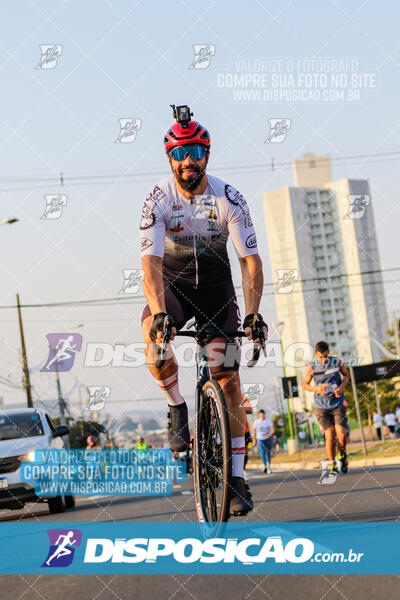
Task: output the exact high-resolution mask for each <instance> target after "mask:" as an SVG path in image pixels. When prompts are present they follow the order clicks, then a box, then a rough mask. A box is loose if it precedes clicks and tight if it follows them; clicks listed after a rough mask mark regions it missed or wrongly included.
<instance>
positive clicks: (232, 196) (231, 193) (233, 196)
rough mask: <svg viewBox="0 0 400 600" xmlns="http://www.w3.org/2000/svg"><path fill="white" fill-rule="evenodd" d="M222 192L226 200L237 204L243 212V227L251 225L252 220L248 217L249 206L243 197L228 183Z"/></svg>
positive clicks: (234, 204)
mask: <svg viewBox="0 0 400 600" xmlns="http://www.w3.org/2000/svg"><path fill="white" fill-rule="evenodd" d="M224 192H225V198H226V199H227V200H228V202H229V203H230V204H232V205H233V206H238V207H239V208H240V209H241V211H242V212H243V215H244V226H245V228H246V229H248V228H249V227H253V221H252V220H251V217H250V211H249V207H248V206H247V202H246V200H245V199H244V198H243V196H242V194H241V193H240V192H238V191H237V190H235V188H233V187H232V186H231V185H228V184H226V185H225V188H224Z"/></svg>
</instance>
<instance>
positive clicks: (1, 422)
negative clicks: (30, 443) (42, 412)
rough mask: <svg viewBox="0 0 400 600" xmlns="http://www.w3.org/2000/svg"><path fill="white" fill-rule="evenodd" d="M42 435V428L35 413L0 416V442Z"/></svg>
mask: <svg viewBox="0 0 400 600" xmlns="http://www.w3.org/2000/svg"><path fill="white" fill-rule="evenodd" d="M35 435H43V426H42V422H41V420H40V417H39V415H38V414H37V413H8V414H0V441H3V440H16V439H18V438H25V437H34V436H35Z"/></svg>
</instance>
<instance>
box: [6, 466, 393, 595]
mask: <svg viewBox="0 0 400 600" xmlns="http://www.w3.org/2000/svg"><path fill="white" fill-rule="evenodd" d="M318 480H319V473H318V472H317V471H281V472H276V473H274V474H273V475H271V476H268V475H264V474H263V473H262V472H257V471H249V483H250V486H251V490H252V493H253V499H254V510H253V512H252V513H250V514H249V515H248V516H247V517H246V520H248V521H269V522H271V521H337V522H340V521H395V520H398V519H399V518H400V468H399V467H398V466H395V467H387V466H386V467H369V468H363V469H353V470H350V472H349V473H348V474H347V475H345V476H340V477H338V479H337V481H336V482H335V483H334V484H333V485H318V483H317V482H318ZM38 518H39V519H40V521H43V522H55V521H114V520H116V521H137V520H140V521H172V522H174V521H175V522H182V521H193V520H196V515H195V511H194V496H193V493H192V481H191V480H189V481H187V482H185V483H183V484H181V485H179V486H178V485H175V486H174V490H173V494H172V496H170V497H166V498H133V499H131V498H129V499H126V498H121V497H117V498H116V497H113V498H108V497H107V498H78V499H77V506H76V508H75V509H74V510H69V511H67V512H65V513H63V514H60V515H50V514H49V513H48V511H47V506H46V505H45V504H38V505H36V506H34V505H27V506H26V507H25V509H24V510H22V511H1V513H0V520H13V521H18V520H22V519H23V520H24V521H36V520H37V519H38ZM0 588H1V590H2V592H3V593H2V596H3V597H4V598H7V599H10V600H14V599H15V600H17V599H18V600H20V599H21V600H22V598H40V599H41V600H47V599H49V600H50V599H51V598H54V596H56V597H57V599H61V598H62V599H64V598H69V597H70V596H71V594H76V595H77V598H79V600H80V599H82V600H89V599H93V600H94V599H96V600H109V599H112V598H114V599H116V600H119V599H121V600H122V599H125V598H126V599H128V598H129V599H131V598H143V599H146V600H147V599H148V598H149V599H153V598H157V599H160V600H161V599H164V598H168V599H172V598H175V597H176V598H178V597H179V598H188V599H189V598H190V599H192V600H200V599H203V598H204V599H205V598H207V599H208V598H210V599H211V598H218V599H222V598H230V599H234V600H236V599H248V600H258V599H263V600H265V599H269V600H275V599H279V600H292V599H293V600H303V598H304V599H307V600H322V599H323V600H333V599H336V598H338V599H339V598H340V599H342V600H343V599H345V600H347V599H348V600H353V599H357V600H364V599H366V600H376V599H378V598H383V597H392V598H398V597H400V591H399V590H400V576H387V575H381V576H377V575H371V576H369V575H362V576H359V575H344V576H343V575H329V576H327V575H302V576H299V575H285V576H283V575H266V576H265V575H251V576H250V575H249V576H245V575H234V576H231V575H219V576H213V575H190V576H189V575H157V576H155V575H152V576H146V575H130V576H129V575H101V576H97V575H67V576H62V575H23V576H20V575H7V576H5V575H4V576H1V577H0Z"/></svg>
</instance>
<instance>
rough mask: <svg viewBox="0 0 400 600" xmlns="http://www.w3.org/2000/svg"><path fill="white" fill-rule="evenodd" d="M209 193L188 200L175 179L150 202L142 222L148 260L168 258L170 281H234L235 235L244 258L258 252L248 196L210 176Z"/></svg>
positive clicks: (159, 186) (156, 190) (152, 194)
mask: <svg viewBox="0 0 400 600" xmlns="http://www.w3.org/2000/svg"><path fill="white" fill-rule="evenodd" d="M207 179H208V184H207V188H206V190H205V192H204V194H202V195H200V196H195V198H194V199H193V200H188V199H187V198H185V197H184V196H182V195H181V194H180V193H179V191H178V188H177V186H176V183H175V178H174V177H173V176H171V177H168V178H166V179H163V180H161V181H160V182H159V183H158V184H157V185H156V186H155V187H154V189H153V191H152V192H150V194H148V196H147V197H146V199H145V202H144V205H143V210H142V218H141V223H140V240H141V250H142V255H148V254H149V255H153V256H159V257H162V258H163V276H164V279H166V280H167V281H168V282H174V281H176V282H177V283H181V284H184V285H190V286H193V287H195V288H198V287H199V286H206V287H215V286H221V285H223V284H225V283H228V282H229V281H231V269H230V264H229V259H228V253H227V249H226V244H227V241H228V237H229V234H230V235H231V238H232V242H233V244H234V247H235V249H236V253H237V255H238V256H239V257H240V258H241V257H244V256H248V255H250V254H256V253H257V239H256V234H255V231H254V227H253V223H252V220H251V217H250V212H249V208H248V206H247V203H246V200H245V199H244V198H243V196H242V195H241V194H240V193H239V192H238V191H237V190H236V189H235V188H233V187H232V186H230V185H228V184H227V183H225V182H224V181H222V180H221V179H218V178H217V177H213V176H211V175H208V176H207Z"/></svg>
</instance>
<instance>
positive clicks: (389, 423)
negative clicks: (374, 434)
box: [383, 412, 396, 440]
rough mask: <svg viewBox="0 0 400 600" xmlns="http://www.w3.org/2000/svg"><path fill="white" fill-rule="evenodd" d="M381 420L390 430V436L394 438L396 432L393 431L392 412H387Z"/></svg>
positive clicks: (394, 423) (394, 419)
mask: <svg viewBox="0 0 400 600" xmlns="http://www.w3.org/2000/svg"><path fill="white" fill-rule="evenodd" d="M383 420H384V421H385V423H386V426H387V428H388V429H389V431H390V438H391V439H392V440H394V439H395V438H396V434H395V432H394V428H395V427H396V417H395V416H394V414H393V413H392V412H389V413H387V414H386V415H385V416H384V417H383Z"/></svg>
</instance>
